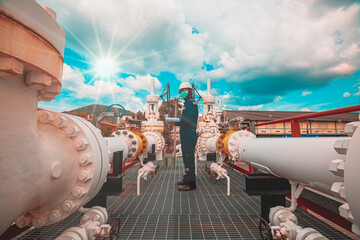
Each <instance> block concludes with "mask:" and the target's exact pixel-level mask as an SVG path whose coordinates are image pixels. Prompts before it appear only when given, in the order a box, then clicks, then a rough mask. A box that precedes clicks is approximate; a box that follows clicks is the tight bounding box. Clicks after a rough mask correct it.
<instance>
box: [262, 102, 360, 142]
mask: <svg viewBox="0 0 360 240" xmlns="http://www.w3.org/2000/svg"><path fill="white" fill-rule="evenodd" d="M355 111H360V104H359V105H354V106H349V107H343V108H337V109H332V110H327V111H322V112H314V113H308V114H304V115H299V116H295V117H289V118H283V119H278V120H274V121H269V122H263V123H257V124H255V126H263V125H269V124H274V123H282V122H291V135H292V136H293V137H301V133H300V125H299V122H298V120H303V119H309V118H317V117H323V116H329V115H335V114H340V113H349V112H355Z"/></svg>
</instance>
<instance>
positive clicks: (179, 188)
mask: <svg viewBox="0 0 360 240" xmlns="http://www.w3.org/2000/svg"><path fill="white" fill-rule="evenodd" d="M195 189H196V188H192V187H190V186H189V185H180V186H179V187H178V190H179V191H191V190H195Z"/></svg>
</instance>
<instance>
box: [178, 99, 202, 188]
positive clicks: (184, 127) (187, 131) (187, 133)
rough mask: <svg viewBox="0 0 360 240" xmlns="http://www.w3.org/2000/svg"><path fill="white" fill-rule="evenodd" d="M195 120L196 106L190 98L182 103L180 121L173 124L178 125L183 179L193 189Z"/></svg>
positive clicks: (196, 118)
mask: <svg viewBox="0 0 360 240" xmlns="http://www.w3.org/2000/svg"><path fill="white" fill-rule="evenodd" d="M197 120H198V106H197V104H196V102H195V100H194V99H193V98H190V99H188V100H186V102H185V104H184V107H183V111H182V114H181V119H180V122H177V123H175V125H176V126H179V127H180V141H181V151H182V155H183V161H184V165H185V175H184V177H183V181H184V182H185V183H186V184H187V185H189V187H191V188H193V189H196V176H195V157H194V151H195V146H196V142H197V134H196V126H197Z"/></svg>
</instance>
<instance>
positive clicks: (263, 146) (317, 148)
mask: <svg viewBox="0 0 360 240" xmlns="http://www.w3.org/2000/svg"><path fill="white" fill-rule="evenodd" d="M339 139H349V138H335V137H333V138H256V139H246V140H245V141H243V142H242V143H241V144H240V146H239V154H240V160H241V161H244V162H246V163H247V164H249V165H252V166H254V167H255V168H257V169H259V170H262V171H266V172H270V173H272V174H274V175H277V176H280V177H283V178H286V179H289V180H293V181H296V182H299V183H303V184H305V185H306V186H310V187H313V188H315V189H317V190H320V191H323V192H326V193H328V194H332V192H331V186H332V184H333V183H334V182H343V181H344V180H343V178H342V177H338V176H335V175H334V174H333V173H331V172H330V170H329V164H330V162H331V161H332V160H335V159H344V155H340V154H338V153H337V152H336V151H335V149H334V144H335V142H336V141H337V140H339Z"/></svg>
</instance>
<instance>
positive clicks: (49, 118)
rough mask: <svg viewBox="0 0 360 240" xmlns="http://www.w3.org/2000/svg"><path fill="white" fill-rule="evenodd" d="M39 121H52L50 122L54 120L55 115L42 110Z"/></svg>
mask: <svg viewBox="0 0 360 240" xmlns="http://www.w3.org/2000/svg"><path fill="white" fill-rule="evenodd" d="M39 121H40V122H41V123H50V122H52V121H54V115H53V114H52V113H50V112H47V111H42V112H41V113H40V117H39Z"/></svg>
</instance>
